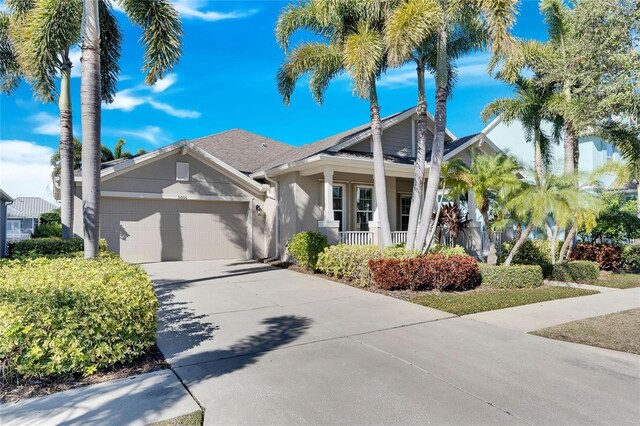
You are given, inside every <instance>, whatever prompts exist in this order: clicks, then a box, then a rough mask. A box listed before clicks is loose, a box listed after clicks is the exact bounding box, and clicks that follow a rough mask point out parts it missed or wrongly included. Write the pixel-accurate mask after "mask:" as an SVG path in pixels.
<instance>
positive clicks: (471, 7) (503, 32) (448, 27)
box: [390, 0, 517, 249]
mask: <svg viewBox="0 0 640 426" xmlns="http://www.w3.org/2000/svg"><path fill="white" fill-rule="evenodd" d="M437 3H438V5H439V6H440V12H441V19H440V20H439V22H438V25H437V26H436V28H435V29H434V28H433V27H431V26H430V25H425V24H424V22H423V21H421V20H420V19H421V16H420V14H414V16H415V17H416V19H415V20H413V21H410V22H407V23H405V24H404V28H405V29H411V31H410V32H408V33H410V34H411V35H410V36H409V37H405V38H404V40H405V41H406V43H396V44H393V43H392V44H390V46H391V47H392V48H393V49H396V48H397V49H398V54H397V58H399V59H402V58H408V57H410V52H414V51H416V50H417V49H418V48H419V47H420V46H421V45H423V43H424V41H425V40H429V39H430V38H432V34H435V36H434V37H433V41H432V44H431V45H432V46H433V51H434V52H435V55H434V56H435V64H434V71H435V78H436V108H435V125H434V137H433V145H432V148H431V160H430V165H429V176H428V179H427V188H426V193H425V196H424V202H423V204H422V208H421V213H420V220H419V223H420V226H419V228H418V231H417V235H416V240H415V242H414V247H415V248H418V249H422V248H424V246H425V244H428V242H427V241H426V237H427V234H428V232H429V228H430V225H431V220H432V212H433V208H434V206H435V204H436V198H437V192H438V186H439V182H440V173H441V170H442V162H443V157H444V140H445V133H446V121H447V100H448V98H449V96H450V93H451V87H452V81H451V80H452V75H453V72H454V71H453V69H452V66H451V63H452V59H455V57H454V55H455V52H456V51H457V52H459V54H460V55H461V54H462V53H467V52H469V51H470V50H475V49H476V48H477V45H476V43H477V42H478V41H479V40H482V38H478V37H469V36H468V35H469V34H476V33H477V32H478V30H479V29H481V31H482V33H483V34H484V35H486V39H487V40H488V41H489V44H490V46H491V49H492V51H493V53H494V56H495V57H503V56H505V55H506V53H508V52H509V51H511V50H512V48H513V40H512V37H511V35H510V29H511V27H512V26H513V23H514V21H515V5H516V3H517V0H501V1H497V0H495V1H494V0H468V1H453V0H439V1H438V2H437ZM460 35H461V36H460ZM465 45H466V46H465ZM391 56H392V57H393V56H394V55H391Z"/></svg>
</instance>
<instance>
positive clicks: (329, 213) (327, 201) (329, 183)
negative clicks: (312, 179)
mask: <svg viewBox="0 0 640 426" xmlns="http://www.w3.org/2000/svg"><path fill="white" fill-rule="evenodd" d="M324 220H325V222H327V221H330V220H333V169H332V168H329V167H328V168H326V169H324Z"/></svg>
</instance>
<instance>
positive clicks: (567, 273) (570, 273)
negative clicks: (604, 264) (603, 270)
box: [549, 260, 600, 283]
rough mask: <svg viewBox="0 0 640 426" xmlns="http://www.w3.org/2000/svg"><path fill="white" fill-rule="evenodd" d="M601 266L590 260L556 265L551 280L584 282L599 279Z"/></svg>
mask: <svg viewBox="0 0 640 426" xmlns="http://www.w3.org/2000/svg"><path fill="white" fill-rule="evenodd" d="M598 275H600V266H599V265H598V264H597V263H596V262H591V261H588V260H575V261H572V262H566V263H556V264H555V265H553V271H552V273H551V276H550V277H549V278H550V279H552V280H554V281H568V282H577V283H579V282H584V281H588V280H595V279H598Z"/></svg>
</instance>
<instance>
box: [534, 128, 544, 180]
mask: <svg viewBox="0 0 640 426" xmlns="http://www.w3.org/2000/svg"><path fill="white" fill-rule="evenodd" d="M533 137H534V144H535V169H536V183H537V184H538V185H540V184H541V183H542V179H543V175H544V170H543V159H542V141H541V137H540V124H536V127H535V129H534V130H533Z"/></svg>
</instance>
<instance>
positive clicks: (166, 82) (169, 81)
mask: <svg viewBox="0 0 640 426" xmlns="http://www.w3.org/2000/svg"><path fill="white" fill-rule="evenodd" d="M176 81H178V75H177V74H168V75H167V76H166V77H165V78H163V79H162V80H158V81H157V82H156V84H154V85H153V86H151V91H152V92H153V93H160V92H164V91H165V90H167V89H168V88H169V87H171V86H173V85H174V84H175V82H176Z"/></svg>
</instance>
